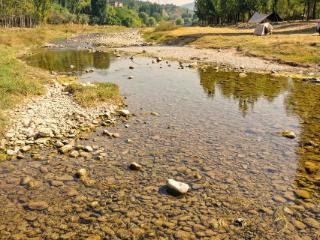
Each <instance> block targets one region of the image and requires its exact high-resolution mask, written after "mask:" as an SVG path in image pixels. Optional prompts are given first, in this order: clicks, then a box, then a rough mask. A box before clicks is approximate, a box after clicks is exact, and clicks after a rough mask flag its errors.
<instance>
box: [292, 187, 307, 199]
mask: <svg viewBox="0 0 320 240" xmlns="http://www.w3.org/2000/svg"><path fill="white" fill-rule="evenodd" d="M294 193H295V194H296V195H297V196H298V197H300V198H303V199H309V198H311V193H310V192H309V191H307V190H304V189H298V190H295V191H294Z"/></svg>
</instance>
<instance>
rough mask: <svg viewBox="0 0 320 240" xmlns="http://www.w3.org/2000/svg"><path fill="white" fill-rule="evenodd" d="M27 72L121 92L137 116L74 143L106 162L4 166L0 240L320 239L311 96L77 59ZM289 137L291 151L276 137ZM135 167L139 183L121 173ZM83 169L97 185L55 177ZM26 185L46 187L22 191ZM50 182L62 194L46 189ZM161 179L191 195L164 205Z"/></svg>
mask: <svg viewBox="0 0 320 240" xmlns="http://www.w3.org/2000/svg"><path fill="white" fill-rule="evenodd" d="M27 62H28V63H29V64H31V65H33V66H38V67H42V68H45V69H48V70H51V71H57V72H71V71H73V74H77V75H79V77H80V81H84V82H113V83H116V84H118V85H119V86H120V89H121V93H122V95H123V96H124V97H125V101H126V103H127V104H128V109H129V110H130V111H131V112H132V113H134V116H133V117H131V118H130V120H129V121H124V122H119V123H117V124H116V125H115V126H112V127H108V130H109V131H111V132H117V133H119V134H120V136H121V137H120V138H117V139H109V138H106V137H105V136H103V134H102V131H103V130H104V129H105V128H98V129H97V130H96V131H95V132H93V133H91V134H89V136H87V138H85V139H82V140H79V141H78V143H79V144H83V145H93V146H95V147H96V149H103V150H104V151H106V157H105V158H103V159H99V160H96V159H95V158H89V159H88V158H87V159H86V158H83V157H79V158H76V159H75V158H69V157H66V156H64V155H58V154H56V152H55V151H48V150H46V151H44V153H43V156H44V158H42V159H41V160H40V161H39V159H37V160H35V159H33V158H26V159H22V160H15V161H11V162H2V163H0V200H1V202H2V204H3V209H1V210H0V214H1V215H0V232H1V237H2V238H3V239H28V238H32V239H33V238H36V237H38V238H36V239H86V238H87V237H89V236H91V237H97V238H93V239H99V238H98V236H100V237H101V238H102V239H196V238H197V239H319V238H320V236H319V232H320V224H319V220H320V208H319V206H320V205H319V199H320V194H319V186H320V176H319V165H320V157H319V144H320V133H319V130H320V86H319V85H316V84H312V83H305V82H301V81H295V80H292V79H288V78H279V77H274V76H271V75H259V74H248V76H247V77H244V78H240V77H239V73H235V72H225V71H221V70H217V68H215V67H204V68H200V69H193V68H188V67H183V69H182V68H181V65H180V64H179V63H177V62H165V61H162V62H160V63H156V62H155V61H154V60H153V59H152V58H145V57H139V56H136V57H134V59H133V60H130V59H129V58H128V57H125V56H123V57H120V58H116V57H115V56H113V55H112V54H108V53H97V52H96V53H89V52H85V51H75V50H63V51H62V50H55V51H45V52H41V53H38V54H36V55H33V56H31V57H30V58H29V59H27ZM70 65H74V67H73V68H72V69H70ZM184 65H187V64H184ZM129 66H131V67H132V68H133V69H129ZM89 68H93V69H94V72H90V73H85V72H84V71H85V70H86V69H89ZM129 77H130V78H129ZM154 112H155V113H157V114H155V113H154ZM288 129H290V130H293V131H294V132H295V133H296V135H297V137H296V138H295V139H288V138H284V137H282V136H281V132H282V131H284V130H288ZM128 139H130V142H129V143H128ZM133 161H135V162H138V163H140V164H142V165H143V171H141V172H132V171H130V170H128V169H127V166H128V164H129V163H130V162H133ZM80 167H84V168H86V169H88V170H89V172H90V175H91V177H92V178H93V179H95V180H97V182H98V183H97V184H96V185H94V186H90V187H88V186H87V187H86V186H84V185H83V184H81V183H80V182H78V181H76V180H73V179H69V178H68V177H64V178H63V177H61V176H72V174H73V173H74V172H75V169H77V168H80ZM44 168H45V169H46V171H45V170H44ZM39 169H40V170H39ZM24 175H32V176H33V177H34V178H36V179H38V180H39V181H41V182H42V183H43V184H42V185H41V187H40V188H36V189H25V188H24V187H23V186H20V185H19V181H20V179H21V177H22V176H24ZM54 176H60V180H61V179H62V180H61V181H63V182H64V184H63V185H62V186H54V185H52V184H51V185H50V179H53V178H54ZM168 178H174V179H176V180H180V181H183V182H186V183H188V184H189V185H190V186H191V190H190V192H189V193H188V194H186V195H184V196H181V197H173V196H170V195H168V194H166V192H165V190H164V188H163V186H164V185H165V183H166V179H168ZM70 189H71V190H72V191H76V192H77V194H70V191H71V190H70ZM30 199H40V200H45V201H47V202H49V208H48V209H47V210H43V211H30V210H29V209H26V208H24V207H23V206H24V203H25V202H26V201H28V200H30ZM93 202H97V203H95V204H93ZM17 225H18V226H17ZM2 238H1V239H2Z"/></svg>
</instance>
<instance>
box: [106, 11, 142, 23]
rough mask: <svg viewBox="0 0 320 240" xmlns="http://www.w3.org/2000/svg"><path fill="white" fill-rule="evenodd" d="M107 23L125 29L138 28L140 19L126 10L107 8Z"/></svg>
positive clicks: (132, 12) (134, 13) (133, 12)
mask: <svg viewBox="0 0 320 240" xmlns="http://www.w3.org/2000/svg"><path fill="white" fill-rule="evenodd" d="M107 23H108V24H110V25H123V26H126V27H140V26H141V25H142V22H141V19H140V18H139V15H138V14H137V12H135V11H133V10H130V9H128V8H114V7H108V11H107Z"/></svg>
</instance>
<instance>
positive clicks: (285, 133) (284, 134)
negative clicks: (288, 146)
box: [281, 130, 296, 139]
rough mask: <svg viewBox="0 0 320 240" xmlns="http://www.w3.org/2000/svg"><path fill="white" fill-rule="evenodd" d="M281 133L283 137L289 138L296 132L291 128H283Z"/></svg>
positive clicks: (294, 135)
mask: <svg viewBox="0 0 320 240" xmlns="http://www.w3.org/2000/svg"><path fill="white" fill-rule="evenodd" d="M281 134H282V136H283V137H286V138H290V139H294V138H296V134H295V133H294V132H293V131H291V130H285V131H283V132H282V133H281Z"/></svg>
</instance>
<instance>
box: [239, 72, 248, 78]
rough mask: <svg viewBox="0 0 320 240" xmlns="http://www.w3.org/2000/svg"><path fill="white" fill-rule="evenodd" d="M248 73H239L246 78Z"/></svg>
mask: <svg viewBox="0 0 320 240" xmlns="http://www.w3.org/2000/svg"><path fill="white" fill-rule="evenodd" d="M247 76H248V75H247V74H246V73H239V77H241V78H245V77H247Z"/></svg>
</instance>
